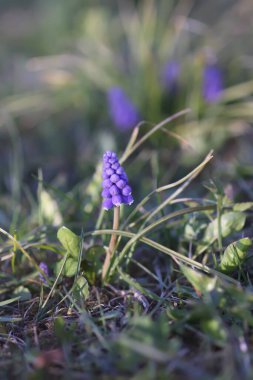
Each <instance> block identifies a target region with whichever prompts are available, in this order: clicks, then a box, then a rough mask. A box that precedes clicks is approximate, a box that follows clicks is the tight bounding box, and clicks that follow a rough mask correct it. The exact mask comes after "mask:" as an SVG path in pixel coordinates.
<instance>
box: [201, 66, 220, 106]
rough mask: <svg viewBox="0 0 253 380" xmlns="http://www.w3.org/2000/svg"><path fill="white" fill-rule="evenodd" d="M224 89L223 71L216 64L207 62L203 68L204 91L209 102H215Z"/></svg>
mask: <svg viewBox="0 0 253 380" xmlns="http://www.w3.org/2000/svg"><path fill="white" fill-rule="evenodd" d="M222 91H223V76H222V71H221V69H220V68H219V66H217V65H216V64H207V65H206V66H205V67H204V70H203V85H202V93H203V97H204V99H205V101H206V102H207V103H215V102H217V101H218V100H219V99H220V96H221V93H222Z"/></svg>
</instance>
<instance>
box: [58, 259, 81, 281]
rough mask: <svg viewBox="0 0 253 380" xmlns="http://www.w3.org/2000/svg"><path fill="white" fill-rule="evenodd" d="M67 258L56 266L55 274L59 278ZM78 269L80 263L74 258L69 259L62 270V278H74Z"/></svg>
mask: <svg viewBox="0 0 253 380" xmlns="http://www.w3.org/2000/svg"><path fill="white" fill-rule="evenodd" d="M64 260H65V258H63V259H61V260H60V261H58V262H57V263H56V264H55V274H56V276H58V274H59V273H60V270H61V267H62V265H63V262H64ZM77 269H78V261H77V260H75V259H73V258H72V257H68V258H67V260H66V263H65V265H64V267H63V270H62V273H61V274H62V276H67V277H73V276H74V275H75V274H76V272H77Z"/></svg>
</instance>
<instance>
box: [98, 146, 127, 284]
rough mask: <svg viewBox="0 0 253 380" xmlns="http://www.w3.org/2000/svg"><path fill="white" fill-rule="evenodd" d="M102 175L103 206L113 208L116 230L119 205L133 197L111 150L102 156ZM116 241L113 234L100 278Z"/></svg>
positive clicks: (109, 261)
mask: <svg viewBox="0 0 253 380" xmlns="http://www.w3.org/2000/svg"><path fill="white" fill-rule="evenodd" d="M102 177H103V181H102V187H103V191H102V193H101V195H102V197H103V208H104V209H105V210H110V209H113V211H114V214H113V230H117V229H118V228H119V218H120V206H121V205H131V204H132V203H133V201H134V199H133V196H132V189H131V187H130V186H129V183H128V178H127V175H126V172H125V170H124V169H123V168H122V166H121V165H120V163H119V160H118V157H117V155H116V153H114V152H111V151H107V152H105V154H104V156H103V172H102ZM116 243H117V236H116V235H114V234H113V235H112V236H111V240H110V243H109V247H108V249H107V253H106V258H105V261H104V265H103V269H102V279H105V277H106V275H107V272H108V269H109V267H110V263H111V259H112V256H113V253H114V250H115V246H116Z"/></svg>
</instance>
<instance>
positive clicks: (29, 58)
mask: <svg viewBox="0 0 253 380" xmlns="http://www.w3.org/2000/svg"><path fill="white" fill-rule="evenodd" d="M251 25H253V3H252V0H241V1H235V0H213V1H201V0H199V1H194V0H192V1H190V0H189V1H188V0H187V1H186V0H182V1H179V0H178V1H172V0H160V1H154V0H139V1H137V0H136V1H133V0H132V1H131V0H129V1H124V0H122V1H120V0H118V1H114V0H110V1H107V2H104V1H95V0H91V1H88V0H54V1H51V0H22V1H18V0H16V1H15V0H8V1H7V0H6V1H4V0H1V2H0V83H1V86H0V157H1V176H0V189H1V194H2V196H1V199H0V206H1V209H2V211H1V218H2V219H1V220H2V222H3V223H7V221H8V214H9V211H10V210H12V211H13V210H14V211H15V210H17V208H19V207H20V202H21V199H22V202H24V203H25V207H27V206H28V205H30V206H31V205H32V203H33V197H34V196H36V191H37V184H38V179H37V177H38V169H39V168H41V170H42V173H43V179H44V181H45V183H47V184H51V185H50V186H53V187H54V188H57V189H61V191H64V192H66V191H70V190H72V191H73V189H75V188H76V187H78V189H79V193H78V194H79V195H80V196H81V194H84V193H85V194H86V195H87V193H89V192H90V189H91V187H90V186H92V185H91V183H90V181H91V180H92V176H93V174H94V171H95V168H96V165H97V164H98V162H99V160H100V158H101V155H102V153H103V151H104V150H106V149H114V150H115V151H117V152H119V153H120V152H122V151H123V149H124V148H125V146H126V145H127V142H128V140H129V137H130V135H131V131H132V129H133V126H130V127H129V128H127V130H122V128H119V127H118V126H117V125H116V123H115V120H114V119H113V115H112V110H111V109H110V104H109V98H108V91H109V90H110V89H111V88H115V86H116V87H117V88H118V87H119V88H121V89H122V91H124V93H125V95H126V97H127V98H128V99H129V101H130V102H131V103H132V104H133V105H134V107H135V108H136V110H138V115H139V119H140V120H143V121H145V123H142V124H141V127H140V133H141V134H143V133H144V132H146V131H148V130H149V129H150V128H151V126H152V125H154V124H155V123H158V122H159V121H161V120H163V119H164V118H166V117H168V116H170V115H172V114H173V113H175V112H177V111H180V110H182V109H184V108H188V107H189V108H190V109H191V112H190V113H189V114H187V116H186V117H183V118H180V119H178V120H177V121H175V122H173V124H171V125H169V126H168V128H166V130H163V131H161V132H159V134H157V135H154V136H153V137H152V139H151V140H150V141H149V142H148V143H147V144H146V145H145V149H144V150H142V151H140V152H139V153H138V165H136V166H130V167H129V170H128V172H129V176H130V177H132V178H136V177H137V179H136V180H135V181H136V182H137V180H138V175H139V172H140V170H143V176H144V177H145V179H143V188H140V190H139V192H140V193H142V192H143V191H144V189H145V192H146V193H147V192H148V190H152V186H155V185H156V184H157V183H158V184H160V185H161V184H164V183H166V181H169V180H171V179H172V178H173V179H174V178H176V177H178V175H179V174H181V172H185V171H187V170H189V167H190V166H192V165H194V164H196V163H197V162H199V160H200V159H202V158H203V156H204V155H205V154H206V153H207V152H208V151H210V150H211V149H215V151H216V162H215V171H216V174H215V175H217V176H219V177H220V178H222V179H223V180H224V178H228V179H229V180H231V179H233V178H238V176H240V178H241V179H242V181H245V179H246V180H247V181H248V180H249V181H251V176H252V174H253V173H252V172H253V171H252V162H253V154H252V148H251V147H252V142H253V134H252V120H253V99H252V94H253V78H252V72H253V46H252V41H253V29H252V27H251ZM173 64H174V66H173ZM171 65H172V66H171ZM210 66H211V67H215V68H216V69H217V70H218V76H219V78H218V79H217V77H216V78H213V77H212V74H211V78H209V79H208V80H207V83H206V86H211V88H212V86H214V87H215V86H216V87H215V88H214V90H213V89H211V90H210V91H211V92H212V91H214V92H215V91H218V92H219V93H218V96H217V97H216V98H215V99H213V100H210V99H209V98H208V96H205V91H209V90H208V89H207V90H206V89H203V86H205V83H204V81H205V70H206V68H207V67H210ZM166 67H167V71H166ZM173 67H174V69H173ZM217 81H218V83H217ZM217 86H218V90H217ZM179 168H180V170H179ZM150 178H153V179H154V181H153V182H152V183H151V181H150ZM248 183H249V184H251V182H247V186H246V185H245V186H246V187H247V193H248V196H249V197H252V196H251V193H250V191H249V188H250V185H249V184H248ZM136 185H137V184H136ZM150 186H151V188H150ZM147 187H149V188H147ZM73 194H75V196H76V194H77V193H75V192H74V193H73ZM73 194H72V195H73ZM95 198H96V197H95ZM82 207H84V208H85V205H82ZM88 209H89V210H90V209H91V208H88Z"/></svg>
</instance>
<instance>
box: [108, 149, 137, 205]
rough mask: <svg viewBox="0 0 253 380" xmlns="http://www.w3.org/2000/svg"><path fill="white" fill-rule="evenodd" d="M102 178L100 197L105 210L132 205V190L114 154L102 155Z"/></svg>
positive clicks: (109, 152)
mask: <svg viewBox="0 0 253 380" xmlns="http://www.w3.org/2000/svg"><path fill="white" fill-rule="evenodd" d="M102 177H103V182H102V187H103V191H102V197H103V199H104V200H103V207H104V209H105V210H109V209H111V208H113V207H115V206H116V207H118V206H120V205H122V204H126V205H131V204H132V203H133V201H134V200H133V197H132V189H131V187H130V186H129V184H128V178H127V175H126V173H125V170H124V169H123V168H122V166H121V165H120V163H119V160H118V157H117V155H116V153H114V152H111V151H107V152H106V153H105V154H104V156H103V173H102Z"/></svg>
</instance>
